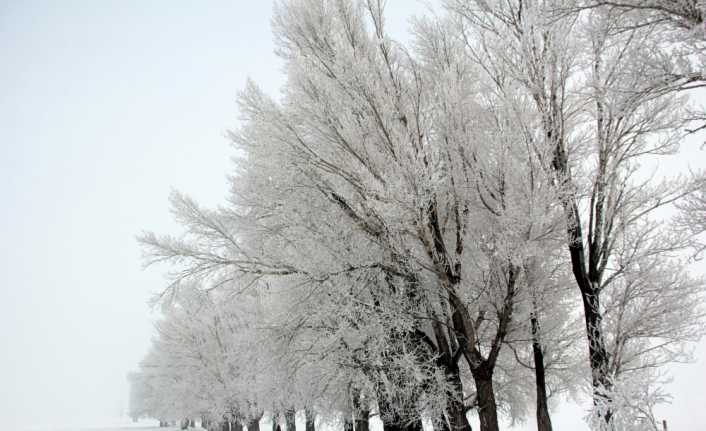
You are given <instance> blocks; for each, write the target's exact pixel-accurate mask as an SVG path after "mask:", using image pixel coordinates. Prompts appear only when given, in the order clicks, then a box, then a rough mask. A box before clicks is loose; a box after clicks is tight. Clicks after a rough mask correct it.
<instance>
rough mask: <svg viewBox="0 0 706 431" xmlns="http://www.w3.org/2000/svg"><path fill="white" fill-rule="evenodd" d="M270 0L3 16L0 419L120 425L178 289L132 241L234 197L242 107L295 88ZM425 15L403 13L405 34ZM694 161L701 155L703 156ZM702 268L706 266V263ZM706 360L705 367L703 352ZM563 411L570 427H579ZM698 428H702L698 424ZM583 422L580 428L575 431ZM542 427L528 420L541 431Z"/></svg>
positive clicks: (1, 11) (701, 377)
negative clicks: (155, 325) (176, 211)
mask: <svg viewBox="0 0 706 431" xmlns="http://www.w3.org/2000/svg"><path fill="white" fill-rule="evenodd" d="M271 8H272V5H271V2H269V1H245V0H234V1H210V2H207V3H206V2H167V1H156V0H155V1H150V2H144V1H136V0H134V1H120V2H111V1H88V0H85V1H64V2H51V1H30V0H25V1H14V2H13V1H9V2H3V3H2V5H0V58H2V67H0V82H2V91H1V92H0V130H2V138H1V140H0V196H2V201H3V202H2V208H3V211H1V212H0V238H2V240H3V243H2V248H1V249H0V277H1V282H0V283H1V285H2V287H1V289H0V304H1V307H2V312H1V313H0V340H2V354H0V385H1V386H2V391H0V421H2V424H3V428H4V429H7V430H24V429H43V428H66V427H83V426H96V425H100V424H105V423H108V422H109V421H113V420H116V419H118V418H119V417H120V416H121V415H124V413H125V411H126V408H127V401H128V400H127V396H128V388H127V382H126V378H125V376H126V373H127V372H128V371H130V370H131V369H134V368H135V367H136V366H137V363H138V362H139V360H140V358H141V357H142V355H143V354H144V353H145V351H146V350H147V347H148V345H149V342H150V337H151V336H152V326H151V322H152V320H153V319H154V318H156V317H157V313H156V311H154V310H152V309H150V307H149V306H148V305H147V302H148V300H149V298H150V297H151V295H153V294H155V293H156V292H158V291H159V289H160V288H161V287H163V286H164V280H163V279H162V277H161V275H160V274H159V272H158V271H154V270H149V271H143V270H142V268H141V262H140V251H139V248H138V246H137V243H136V241H135V235H137V234H139V233H140V232H141V231H142V230H143V229H145V230H147V229H149V230H156V231H158V232H161V233H165V232H173V231H175V230H176V227H175V225H174V223H173V222H172V220H171V216H170V214H169V212H168V204H167V196H168V194H169V192H170V190H171V189H172V188H176V189H179V190H181V191H184V192H186V193H188V194H191V195H193V196H194V197H196V198H197V199H198V200H199V201H200V202H202V203H204V204H207V205H217V204H218V203H220V202H221V201H222V198H223V197H224V196H225V194H226V192H227V187H226V181H225V175H226V174H227V173H228V170H229V167H230V161H229V156H230V154H231V149H230V148H229V146H228V142H227V140H226V138H225V137H224V133H225V131H226V130H227V129H229V128H233V127H236V126H237V116H238V113H237V108H236V104H235V96H236V93H237V91H238V90H239V89H240V88H242V87H243V86H244V84H245V81H246V78H247V77H248V76H249V77H252V78H253V79H255V80H256V81H257V82H258V83H259V85H261V86H262V87H263V88H264V89H265V90H266V91H268V92H269V93H271V94H276V93H277V89H278V88H279V86H280V85H281V84H282V83H283V75H282V73H281V71H280V67H281V66H280V63H279V61H278V60H277V59H276V57H275V55H274V53H273V49H274V48H273V43H272V36H271V31H270V26H269V19H270V15H271ZM424 8H425V6H424V4H422V3H420V2H411V1H408V0H394V1H393V0H390V1H389V7H388V17H389V20H390V21H389V25H390V28H391V30H392V32H393V34H395V35H399V36H400V37H402V35H404V29H405V28H406V22H407V17H408V16H409V15H410V14H412V13H420V12H422V11H423V10H424ZM692 154H693V155H695V157H697V160H698V157H703V152H699V151H696V150H695V151H694V152H693V153H692ZM702 268H703V266H702ZM698 354H699V355H700V357H701V358H706V348H704V344H703V343H702V344H700V345H699V350H698ZM704 364H705V362H704V360H703V359H701V360H700V361H699V363H698V364H696V365H691V366H678V367H675V368H674V370H675V372H676V380H675V383H674V384H673V385H672V390H673V392H674V394H675V400H674V401H675V402H674V405H673V406H672V407H670V408H669V409H667V410H665V416H666V417H668V418H669V419H670V422H671V423H672V424H673V426H672V429H674V430H677V429H680V428H679V425H681V429H694V428H693V425H698V424H705V423H706V414H705V413H704V412H703V409H702V408H701V406H702V405H703V401H704V395H703V393H704V391H703V386H704V383H706V377H705V376H706V374H705V373H706V371H704V370H705V369H706V367H705V366H704ZM581 414H582V413H581V412H580V409H578V408H576V407H565V408H563V409H562V411H561V412H560V414H559V415H557V419H556V428H557V429H562V425H563V428H565V429H579V428H578V426H580V425H578V424H581V420H580V417H579V416H580V415H581ZM689 424H691V426H692V427H689ZM572 426H576V427H577V428H571V427H572ZM529 428H531V427H529V425H528V429H529Z"/></svg>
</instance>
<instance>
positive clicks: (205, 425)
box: [201, 416, 208, 430]
mask: <svg viewBox="0 0 706 431" xmlns="http://www.w3.org/2000/svg"><path fill="white" fill-rule="evenodd" d="M201 428H203V429H205V430H207V429H208V419H206V416H201Z"/></svg>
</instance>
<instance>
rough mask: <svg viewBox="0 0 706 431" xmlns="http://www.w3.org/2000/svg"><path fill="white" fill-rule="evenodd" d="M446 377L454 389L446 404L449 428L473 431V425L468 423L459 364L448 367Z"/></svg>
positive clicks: (452, 430) (453, 430)
mask: <svg viewBox="0 0 706 431" xmlns="http://www.w3.org/2000/svg"><path fill="white" fill-rule="evenodd" d="M446 377H447V379H448V380H449V382H450V383H451V385H452V387H453V393H452V394H449V398H448V400H447V402H446V404H447V412H446V413H447V415H448V419H449V423H448V424H449V428H450V430H451V431H471V424H470V423H468V419H467V418H466V408H465V406H464V405H463V385H462V383H461V374H460V370H459V368H458V364H449V365H447V366H446ZM442 419H443V418H442Z"/></svg>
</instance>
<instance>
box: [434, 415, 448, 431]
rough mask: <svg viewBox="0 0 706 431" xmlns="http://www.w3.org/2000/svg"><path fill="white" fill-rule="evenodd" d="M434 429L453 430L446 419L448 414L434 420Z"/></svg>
mask: <svg viewBox="0 0 706 431" xmlns="http://www.w3.org/2000/svg"><path fill="white" fill-rule="evenodd" d="M434 431H451V428H449V422H448V421H447V420H446V416H444V415H441V416H440V417H438V418H436V420H435V421H434Z"/></svg>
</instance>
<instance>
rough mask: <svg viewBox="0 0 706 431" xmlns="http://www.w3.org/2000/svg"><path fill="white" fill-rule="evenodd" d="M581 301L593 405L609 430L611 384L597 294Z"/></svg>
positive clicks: (586, 294) (583, 295) (587, 296)
mask: <svg viewBox="0 0 706 431" xmlns="http://www.w3.org/2000/svg"><path fill="white" fill-rule="evenodd" d="M581 297H582V299H583V308H584V317H585V318H586V334H587V336H588V355H589V362H590V364H591V380H592V383H593V404H594V405H595V406H597V407H600V409H601V411H602V419H603V421H605V423H606V424H607V425H608V429H611V426H610V424H611V419H612V417H613V407H612V395H611V394H610V392H611V391H612V389H613V382H612V381H611V379H610V376H609V374H608V354H607V353H606V349H605V340H604V338H603V330H602V322H603V315H602V314H601V312H600V299H599V298H598V294H597V293H595V292H593V290H591V292H590V293H583V292H582V294H581Z"/></svg>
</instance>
